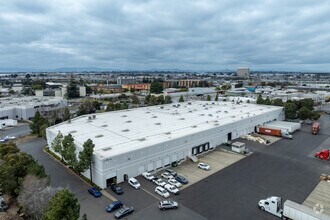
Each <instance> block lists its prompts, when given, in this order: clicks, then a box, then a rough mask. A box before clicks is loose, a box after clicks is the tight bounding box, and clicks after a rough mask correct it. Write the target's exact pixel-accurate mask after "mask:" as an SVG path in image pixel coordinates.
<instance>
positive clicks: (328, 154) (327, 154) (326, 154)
mask: <svg viewBox="0 0 330 220" xmlns="http://www.w3.org/2000/svg"><path fill="white" fill-rule="evenodd" d="M314 156H315V157H318V158H320V159H321V160H329V158H330V149H324V150H321V151H319V152H316V153H315V155H314Z"/></svg>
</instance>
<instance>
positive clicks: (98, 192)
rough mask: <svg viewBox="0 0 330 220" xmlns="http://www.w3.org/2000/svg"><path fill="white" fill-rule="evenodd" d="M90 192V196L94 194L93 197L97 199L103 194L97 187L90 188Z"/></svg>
mask: <svg viewBox="0 0 330 220" xmlns="http://www.w3.org/2000/svg"><path fill="white" fill-rule="evenodd" d="M88 192H89V193H90V194H92V195H93V196H95V197H100V196H102V193H101V192H100V191H99V190H98V189H96V188H95V187H91V188H89V189H88Z"/></svg>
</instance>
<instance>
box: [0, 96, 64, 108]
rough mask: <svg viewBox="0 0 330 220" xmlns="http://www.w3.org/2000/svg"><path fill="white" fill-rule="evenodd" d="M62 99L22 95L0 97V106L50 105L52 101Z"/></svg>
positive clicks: (60, 98)
mask: <svg viewBox="0 0 330 220" xmlns="http://www.w3.org/2000/svg"><path fill="white" fill-rule="evenodd" d="M60 100H63V98H62V97H36V96H23V97H13V98H12V97H9V98H0V108H8V107H12V106H14V107H16V106H36V105H41V104H44V105H50V104H54V102H58V101H60Z"/></svg>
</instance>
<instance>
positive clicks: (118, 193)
mask: <svg viewBox="0 0 330 220" xmlns="http://www.w3.org/2000/svg"><path fill="white" fill-rule="evenodd" d="M111 189H112V191H114V192H115V193H116V194H117V195H121V194H123V193H124V191H123V189H122V188H121V187H120V186H118V185H117V184H113V185H111Z"/></svg>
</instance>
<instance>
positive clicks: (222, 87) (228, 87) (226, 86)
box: [221, 84, 231, 90]
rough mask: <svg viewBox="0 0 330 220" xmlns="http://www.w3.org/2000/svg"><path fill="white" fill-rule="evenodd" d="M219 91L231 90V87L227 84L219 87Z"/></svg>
mask: <svg viewBox="0 0 330 220" xmlns="http://www.w3.org/2000/svg"><path fill="white" fill-rule="evenodd" d="M221 89H222V90H228V89H231V85H229V84H225V85H222V86H221Z"/></svg>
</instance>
